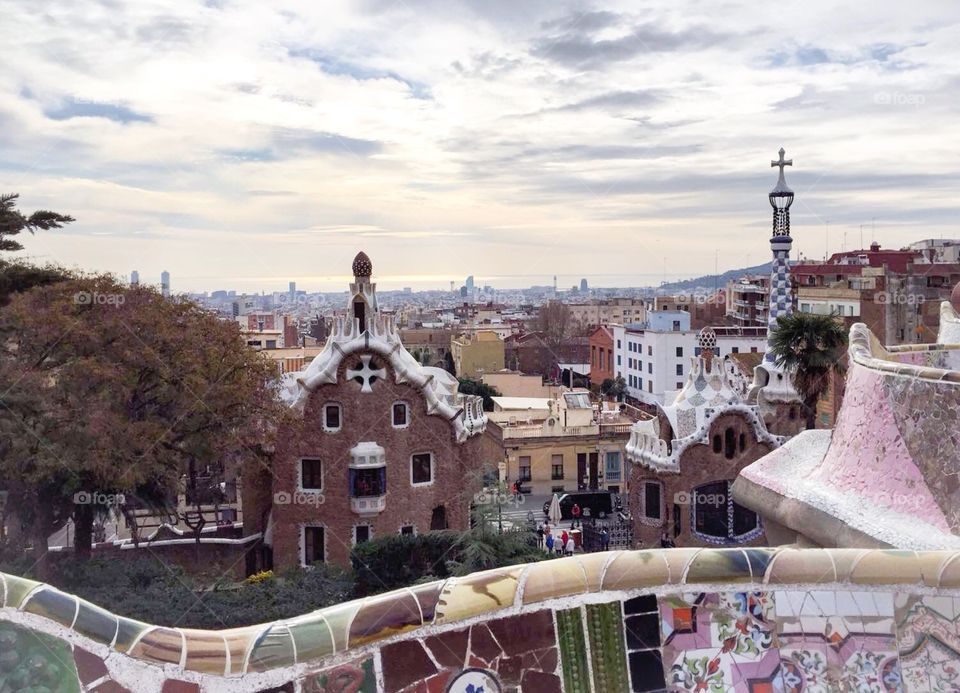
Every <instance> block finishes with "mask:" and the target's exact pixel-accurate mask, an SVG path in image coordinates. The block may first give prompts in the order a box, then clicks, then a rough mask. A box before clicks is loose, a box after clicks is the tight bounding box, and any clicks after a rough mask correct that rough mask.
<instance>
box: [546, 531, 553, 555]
mask: <svg viewBox="0 0 960 693" xmlns="http://www.w3.org/2000/svg"><path fill="white" fill-rule="evenodd" d="M546 541H547V551H548V552H551V551H553V535H552V534H548V535H547V540H546Z"/></svg>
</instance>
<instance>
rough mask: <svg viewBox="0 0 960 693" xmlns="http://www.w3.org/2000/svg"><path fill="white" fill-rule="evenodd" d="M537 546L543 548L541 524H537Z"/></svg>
mask: <svg viewBox="0 0 960 693" xmlns="http://www.w3.org/2000/svg"><path fill="white" fill-rule="evenodd" d="M537 546H539V547H540V548H541V549H542V548H543V525H542V524H541V525H537Z"/></svg>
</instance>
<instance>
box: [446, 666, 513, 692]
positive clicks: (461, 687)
mask: <svg viewBox="0 0 960 693" xmlns="http://www.w3.org/2000/svg"><path fill="white" fill-rule="evenodd" d="M501 690H502V688H501V686H500V681H499V680H498V679H497V676H496V674H494V673H493V672H492V671H488V670H486V669H479V668H471V669H464V670H463V671H461V672H460V673H459V674H457V675H455V676H454V677H453V679H452V680H451V681H450V684H449V686H448V687H447V692H448V693H488V692H489V693H500V691H501Z"/></svg>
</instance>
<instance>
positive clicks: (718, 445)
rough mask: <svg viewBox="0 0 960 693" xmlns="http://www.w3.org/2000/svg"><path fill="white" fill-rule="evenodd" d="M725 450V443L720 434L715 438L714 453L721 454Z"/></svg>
mask: <svg viewBox="0 0 960 693" xmlns="http://www.w3.org/2000/svg"><path fill="white" fill-rule="evenodd" d="M722 449H723V442H722V441H721V440H720V434H719V433H717V434H716V435H715V436H713V451H714V452H720V450H722Z"/></svg>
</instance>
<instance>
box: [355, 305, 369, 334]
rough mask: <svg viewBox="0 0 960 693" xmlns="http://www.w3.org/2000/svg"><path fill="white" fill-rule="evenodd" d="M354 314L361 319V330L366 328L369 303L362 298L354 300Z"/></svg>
mask: <svg viewBox="0 0 960 693" xmlns="http://www.w3.org/2000/svg"><path fill="white" fill-rule="evenodd" d="M353 315H354V317H355V318H356V319H357V320H359V321H360V330H361V331H363V330H365V329H366V317H367V304H366V302H365V301H363V300H362V299H357V300H356V301H354V302H353Z"/></svg>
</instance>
